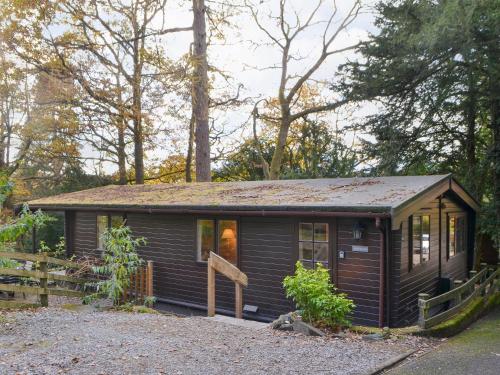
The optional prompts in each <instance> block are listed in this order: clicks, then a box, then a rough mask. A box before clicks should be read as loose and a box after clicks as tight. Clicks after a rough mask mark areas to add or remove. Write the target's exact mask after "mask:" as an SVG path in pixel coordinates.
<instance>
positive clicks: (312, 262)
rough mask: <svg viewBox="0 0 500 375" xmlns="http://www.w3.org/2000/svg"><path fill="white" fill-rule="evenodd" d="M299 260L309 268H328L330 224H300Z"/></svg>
mask: <svg viewBox="0 0 500 375" xmlns="http://www.w3.org/2000/svg"><path fill="white" fill-rule="evenodd" d="M299 260H300V261H301V262H302V264H303V265H304V267H307V268H314V267H315V266H316V264H317V263H321V264H323V265H324V266H325V267H328V224H326V223H300V224H299Z"/></svg>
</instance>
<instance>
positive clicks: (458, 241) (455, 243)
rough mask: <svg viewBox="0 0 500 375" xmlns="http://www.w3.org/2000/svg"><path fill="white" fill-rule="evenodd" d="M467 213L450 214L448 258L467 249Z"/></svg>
mask: <svg viewBox="0 0 500 375" xmlns="http://www.w3.org/2000/svg"><path fill="white" fill-rule="evenodd" d="M465 233H466V225H465V215H463V214H449V215H448V258H451V257H454V256H455V255H457V254H458V253H460V252H462V251H465V239H466V234H465Z"/></svg>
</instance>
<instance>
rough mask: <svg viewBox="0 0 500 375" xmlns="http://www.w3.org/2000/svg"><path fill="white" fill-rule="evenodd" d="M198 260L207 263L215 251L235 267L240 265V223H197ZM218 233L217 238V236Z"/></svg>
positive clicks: (208, 220)
mask: <svg viewBox="0 0 500 375" xmlns="http://www.w3.org/2000/svg"><path fill="white" fill-rule="evenodd" d="M196 227H197V260H198V261H199V262H206V261H207V260H208V257H209V256H210V252H211V251H213V252H215V253H216V254H219V255H220V256H221V257H223V258H224V259H226V260H227V261H228V262H231V263H232V264H234V265H237V263H238V223H237V221H236V220H210V219H200V220H198V221H197V224H196ZM215 233H217V237H216V236H215Z"/></svg>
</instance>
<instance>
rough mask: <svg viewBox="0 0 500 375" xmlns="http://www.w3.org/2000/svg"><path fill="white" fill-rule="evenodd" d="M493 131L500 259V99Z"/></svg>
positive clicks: (496, 103)
mask: <svg viewBox="0 0 500 375" xmlns="http://www.w3.org/2000/svg"><path fill="white" fill-rule="evenodd" d="M493 95H495V94H493ZM497 95H498V94H497ZM491 129H492V132H493V201H494V205H495V218H496V225H495V228H496V233H494V238H493V240H494V241H495V244H496V246H497V249H498V251H499V254H498V255H499V259H500V98H498V97H496V98H493V100H492V103H491Z"/></svg>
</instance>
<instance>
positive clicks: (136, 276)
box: [134, 270, 139, 302]
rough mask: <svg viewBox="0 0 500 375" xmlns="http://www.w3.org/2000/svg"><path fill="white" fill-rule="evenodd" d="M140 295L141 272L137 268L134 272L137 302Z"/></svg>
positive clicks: (135, 298)
mask: <svg viewBox="0 0 500 375" xmlns="http://www.w3.org/2000/svg"><path fill="white" fill-rule="evenodd" d="M138 297H139V272H138V271H137V270H135V273H134V301H135V302H137V299H138Z"/></svg>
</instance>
